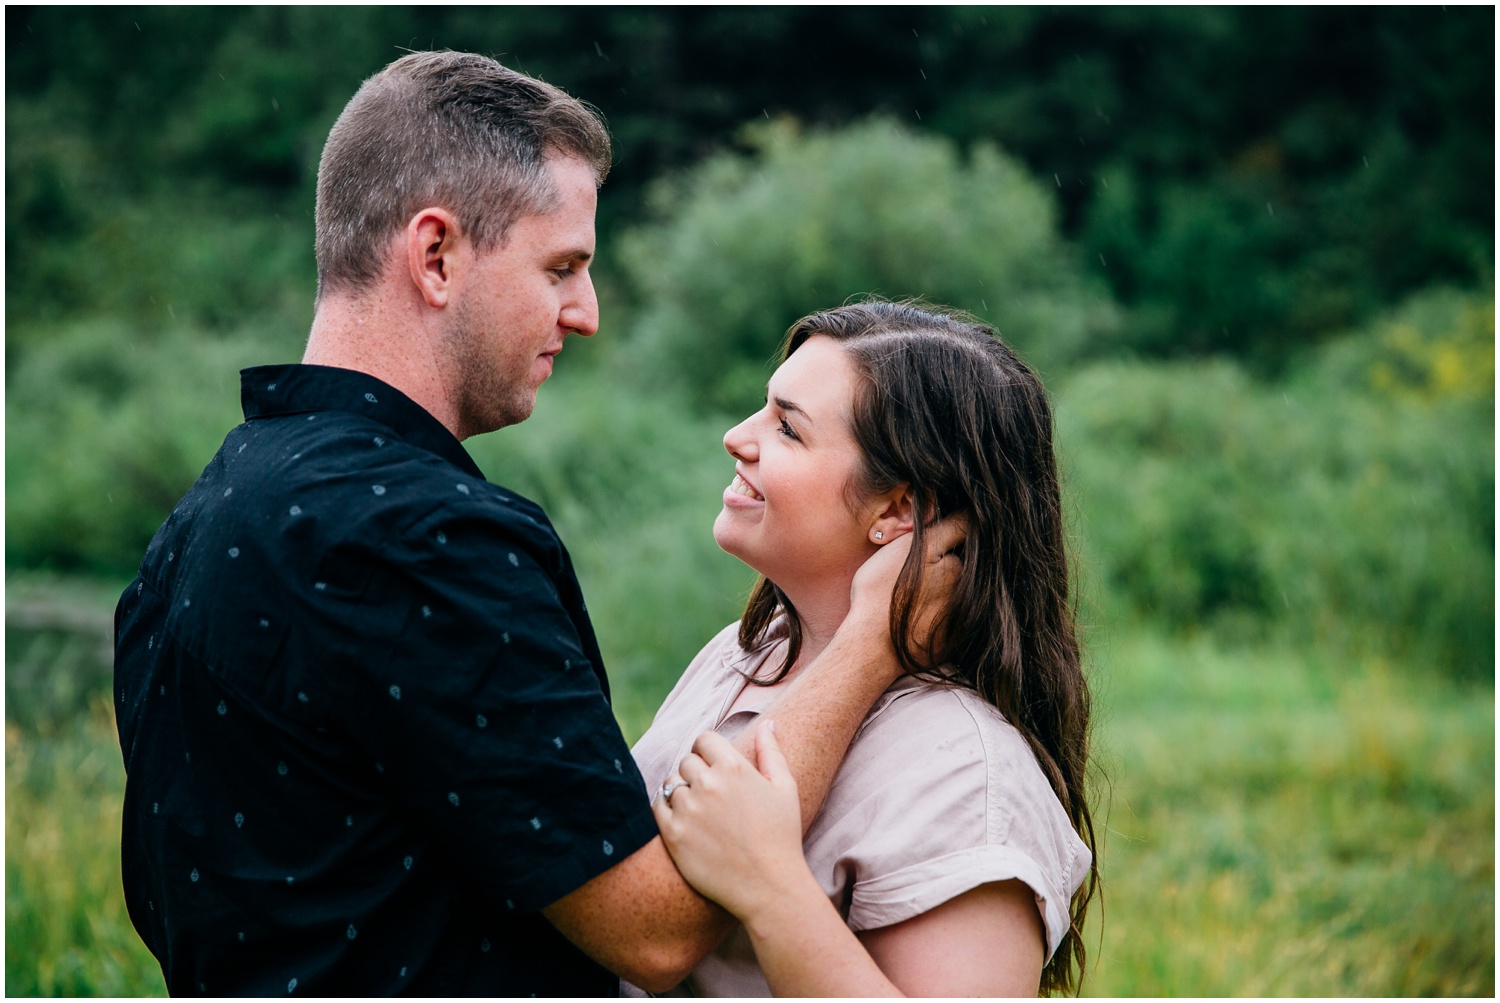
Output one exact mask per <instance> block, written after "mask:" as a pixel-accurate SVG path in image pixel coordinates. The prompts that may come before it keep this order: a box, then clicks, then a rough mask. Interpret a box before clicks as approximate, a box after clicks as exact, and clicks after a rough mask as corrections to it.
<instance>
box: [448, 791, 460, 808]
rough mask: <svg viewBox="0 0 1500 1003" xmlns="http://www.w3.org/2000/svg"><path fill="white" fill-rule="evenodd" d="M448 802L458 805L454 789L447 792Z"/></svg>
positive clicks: (454, 805)
mask: <svg viewBox="0 0 1500 1003" xmlns="http://www.w3.org/2000/svg"><path fill="white" fill-rule="evenodd" d="M448 803H449V804H451V805H452V806H453V807H455V808H457V807H458V793H457V792H456V791H449V792H448Z"/></svg>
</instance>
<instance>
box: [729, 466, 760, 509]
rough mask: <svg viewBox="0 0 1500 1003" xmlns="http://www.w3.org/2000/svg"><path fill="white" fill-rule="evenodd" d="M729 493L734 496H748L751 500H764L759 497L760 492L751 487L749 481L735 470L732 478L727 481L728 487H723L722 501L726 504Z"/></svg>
mask: <svg viewBox="0 0 1500 1003" xmlns="http://www.w3.org/2000/svg"><path fill="white" fill-rule="evenodd" d="M731 495H733V496H735V497H736V498H748V499H749V500H751V501H757V502H763V501H765V499H764V498H762V497H761V494H760V492H759V491H757V490H755V488H753V487H751V486H750V482H749V481H747V480H745V479H744V478H743V477H741V476H740V475H739V472H738V471H736V472H735V475H734V480H732V481H730V482H729V487H727V488H725V489H724V501H725V503H726V504H728V503H729V497H730V496H731Z"/></svg>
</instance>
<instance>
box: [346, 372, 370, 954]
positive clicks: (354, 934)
mask: <svg viewBox="0 0 1500 1003" xmlns="http://www.w3.org/2000/svg"><path fill="white" fill-rule="evenodd" d="M365 396H367V397H368V396H369V395H368V394H366V395H365ZM344 936H346V937H348V938H349V939H350V940H353V939H354V938H355V937H358V936H359V931H358V930H356V929H354V924H353V923H350V924H349V929H347V930H345V931H344Z"/></svg>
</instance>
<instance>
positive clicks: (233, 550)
mask: <svg viewBox="0 0 1500 1003" xmlns="http://www.w3.org/2000/svg"><path fill="white" fill-rule="evenodd" d="M229 556H230V557H239V556H240V548H239V547H230V548H229Z"/></svg>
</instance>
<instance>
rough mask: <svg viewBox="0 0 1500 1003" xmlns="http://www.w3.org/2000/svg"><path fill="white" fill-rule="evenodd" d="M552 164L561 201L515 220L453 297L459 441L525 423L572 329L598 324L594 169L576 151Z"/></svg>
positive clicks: (450, 345) (451, 344)
mask: <svg viewBox="0 0 1500 1003" xmlns="http://www.w3.org/2000/svg"><path fill="white" fill-rule="evenodd" d="M548 170H549V172H550V174H551V176H552V184H553V188H554V190H555V191H556V192H557V194H558V197H559V201H558V205H557V208H556V209H554V210H553V211H551V212H548V213H543V214H539V215H531V216H525V217H522V218H521V219H518V220H516V221H515V222H514V223H512V224H511V227H510V231H509V233H508V234H507V235H506V238H505V242H504V243H503V244H501V245H500V246H499V247H497V248H495V249H494V250H492V251H489V252H488V253H485V254H480V255H478V256H477V257H475V258H474V259H473V265H472V270H471V272H470V276H469V279H468V281H467V282H465V284H464V288H463V291H462V295H461V296H460V297H459V298H458V300H457V301H456V302H454V303H453V307H454V314H453V318H452V321H451V323H450V326H449V328H448V331H447V341H446V345H447V350H448V354H449V356H450V358H449V361H450V363H451V366H449V367H448V372H450V373H452V374H453V377H452V378H453V379H454V381H455V386H454V388H453V389H454V399H455V401H456V402H457V404H458V410H459V413H458V420H459V431H460V432H461V434H460V438H463V437H465V436H469V435H476V434H478V433H480V432H489V431H493V430H494V429H497V428H503V427H504V426H506V425H514V424H516V423H517V422H520V421H525V420H526V419H527V418H528V417H530V416H531V412H532V409H533V408H535V407H536V392H537V388H538V387H540V386H541V385H542V382H543V381H544V380H546V379H547V377H548V376H551V375H552V360H553V357H554V356H556V355H557V353H558V352H561V351H562V347H563V339H564V338H566V337H567V335H568V332H570V331H576V332H577V333H579V334H581V335H584V336H585V337H587V336H589V335H591V334H593V333H594V332H595V331H597V330H598V329H599V301H598V299H597V298H596V297H595V295H594V283H593V279H592V278H590V276H589V272H588V266H589V263H590V262H591V261H592V260H593V256H594V210H595V207H596V206H597V204H598V195H597V192H596V189H595V186H594V172H593V169H592V168H590V167H589V166H588V165H587V164H586V163H584V162H583V161H581V160H577V159H575V158H572V157H555V158H553V159H551V160H549V162H548Z"/></svg>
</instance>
